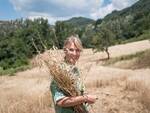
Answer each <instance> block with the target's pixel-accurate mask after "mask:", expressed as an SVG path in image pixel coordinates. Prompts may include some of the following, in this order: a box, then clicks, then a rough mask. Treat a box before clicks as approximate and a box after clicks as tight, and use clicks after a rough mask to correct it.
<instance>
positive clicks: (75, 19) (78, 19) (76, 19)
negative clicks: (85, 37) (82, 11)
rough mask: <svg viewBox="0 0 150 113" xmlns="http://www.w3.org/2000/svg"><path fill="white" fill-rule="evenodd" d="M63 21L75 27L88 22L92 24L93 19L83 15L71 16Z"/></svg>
mask: <svg viewBox="0 0 150 113" xmlns="http://www.w3.org/2000/svg"><path fill="white" fill-rule="evenodd" d="M64 22H65V23H68V24H72V25H73V26H75V27H79V28H80V27H81V28H82V27H86V26H87V25H89V24H94V22H95V21H94V20H93V19H90V18H85V17H73V18H71V19H69V20H66V21H64Z"/></svg>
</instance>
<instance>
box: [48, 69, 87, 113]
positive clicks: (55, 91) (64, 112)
mask: <svg viewBox="0 0 150 113" xmlns="http://www.w3.org/2000/svg"><path fill="white" fill-rule="evenodd" d="M73 73H75V75H76V76H79V70H78V68H76V67H75V68H74V69H73ZM79 84H80V83H78V86H77V88H79ZM50 90H51V94H52V98H53V101H54V106H55V112H56V113H75V112H74V109H73V107H60V106H57V105H56V102H57V101H58V100H60V99H62V98H64V97H66V96H67V95H65V94H64V92H63V91H62V90H60V88H59V87H58V86H57V83H56V82H55V81H54V80H53V81H52V82H51V85H50ZM79 90H80V89H79ZM84 108H85V109H86V107H85V106H84Z"/></svg>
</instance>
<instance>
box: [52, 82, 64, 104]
mask: <svg viewBox="0 0 150 113" xmlns="http://www.w3.org/2000/svg"><path fill="white" fill-rule="evenodd" d="M50 90H51V94H52V98H53V101H54V103H55V104H56V102H57V101H58V100H60V99H62V98H64V97H66V96H65V95H64V93H63V92H62V91H61V90H60V89H59V87H58V86H57V84H56V83H55V82H54V81H53V82H52V83H51V85H50Z"/></svg>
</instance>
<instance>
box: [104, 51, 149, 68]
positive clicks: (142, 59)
mask: <svg viewBox="0 0 150 113" xmlns="http://www.w3.org/2000/svg"><path fill="white" fill-rule="evenodd" d="M133 58H136V61H135V62H134V63H133V64H132V67H134V69H138V68H145V67H150V49H148V50H145V51H141V52H137V53H135V54H131V55H124V56H120V57H116V58H111V59H109V60H107V61H105V62H104V63H103V66H109V65H112V64H114V63H117V62H119V61H124V60H131V59H133Z"/></svg>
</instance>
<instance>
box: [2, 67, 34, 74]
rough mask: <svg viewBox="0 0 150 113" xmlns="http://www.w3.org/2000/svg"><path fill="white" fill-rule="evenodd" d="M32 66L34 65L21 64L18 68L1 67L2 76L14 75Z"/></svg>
mask: <svg viewBox="0 0 150 113" xmlns="http://www.w3.org/2000/svg"><path fill="white" fill-rule="evenodd" d="M31 67H32V66H31V65H24V66H20V67H16V68H9V69H6V70H4V69H3V68H2V67H0V76H2V75H9V76H14V75H15V73H16V72H19V71H24V70H27V69H30V68H31Z"/></svg>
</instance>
